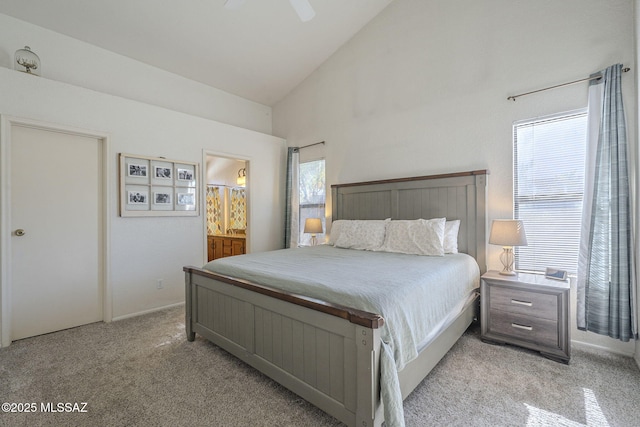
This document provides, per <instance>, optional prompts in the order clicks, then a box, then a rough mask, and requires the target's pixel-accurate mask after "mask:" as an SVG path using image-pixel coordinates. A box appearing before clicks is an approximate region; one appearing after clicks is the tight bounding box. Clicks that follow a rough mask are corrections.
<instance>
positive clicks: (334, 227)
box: [329, 219, 348, 245]
mask: <svg viewBox="0 0 640 427" xmlns="http://www.w3.org/2000/svg"><path fill="white" fill-rule="evenodd" d="M347 222H348V221H347V220H345V219H337V220H335V221H333V222H331V234H329V244H330V245H335V244H336V241H337V240H338V237H340V231H341V230H342V226H343V225H344V224H345V223H347Z"/></svg>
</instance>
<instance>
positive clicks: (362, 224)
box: [331, 219, 389, 251]
mask: <svg viewBox="0 0 640 427" xmlns="http://www.w3.org/2000/svg"><path fill="white" fill-rule="evenodd" d="M388 221H389V220H388V219H387V220H350V221H344V223H343V224H340V226H339V229H340V232H339V235H338V238H337V239H336V241H335V247H337V248H347V249H360V250H366V251H377V250H380V247H381V246H382V244H383V243H384V235H385V230H386V227H385V224H386V223H387V222H388ZM336 222H337V221H336ZM331 234H333V231H332V233H331Z"/></svg>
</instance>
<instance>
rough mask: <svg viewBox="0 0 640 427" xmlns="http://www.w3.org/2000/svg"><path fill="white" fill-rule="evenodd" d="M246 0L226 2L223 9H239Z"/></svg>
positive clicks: (228, 0) (229, 0)
mask: <svg viewBox="0 0 640 427" xmlns="http://www.w3.org/2000/svg"><path fill="white" fill-rule="evenodd" d="M245 1H246V0H227V1H225V2H224V7H225V9H229V10H235V9H239V8H240V6H242V5H243V4H244V2H245Z"/></svg>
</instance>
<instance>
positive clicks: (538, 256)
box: [513, 110, 587, 274]
mask: <svg viewBox="0 0 640 427" xmlns="http://www.w3.org/2000/svg"><path fill="white" fill-rule="evenodd" d="M513 141H514V143H513V155H514V162H513V164H514V173H513V177H514V183H513V184H514V185H513V191H514V194H513V201H514V217H515V218H516V219H520V220H522V221H523V222H524V228H525V232H526V234H527V240H528V243H529V244H528V246H519V247H516V248H515V259H516V269H517V270H523V271H544V270H545V268H546V267H553V268H558V269H561V270H567V271H568V272H569V273H570V274H575V273H576V271H577V268H578V249H579V245H580V223H581V220H582V195H583V191H584V170H585V152H586V141H587V112H586V110H580V111H573V112H569V113H563V114H558V115H554V116H549V117H544V118H539V119H533V120H527V121H522V122H517V123H515V124H514V126H513Z"/></svg>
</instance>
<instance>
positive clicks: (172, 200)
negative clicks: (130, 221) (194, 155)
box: [119, 153, 199, 217]
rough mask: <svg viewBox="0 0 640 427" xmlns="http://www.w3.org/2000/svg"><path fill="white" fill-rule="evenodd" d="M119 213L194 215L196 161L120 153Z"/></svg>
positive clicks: (195, 205)
mask: <svg viewBox="0 0 640 427" xmlns="http://www.w3.org/2000/svg"><path fill="white" fill-rule="evenodd" d="M119 156H120V216H123V217H126V216H197V215H198V209H199V207H198V194H199V193H198V164H197V163H190V162H182V161H177V160H168V159H164V158H162V157H145V156H137V155H131V154H125V153H120V155H119Z"/></svg>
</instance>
